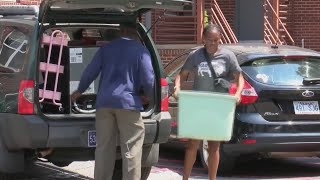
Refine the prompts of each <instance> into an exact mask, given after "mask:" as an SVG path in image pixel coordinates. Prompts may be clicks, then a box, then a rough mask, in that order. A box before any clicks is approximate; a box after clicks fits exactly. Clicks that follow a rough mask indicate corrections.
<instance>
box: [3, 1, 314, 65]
mask: <svg viewBox="0 0 320 180" xmlns="http://www.w3.org/2000/svg"><path fill="white" fill-rule="evenodd" d="M207 1H212V0H207ZM217 1H218V3H219V6H220V8H221V10H222V12H223V13H224V15H225V16H226V18H227V20H228V22H229V23H230V25H231V27H233V28H234V27H235V24H234V20H235V18H236V17H235V0H217ZM39 2H40V0H20V3H21V4H39ZM288 2H289V11H288V17H287V18H288V20H287V28H288V31H289V32H290V34H291V35H292V37H293V39H294V40H295V42H296V45H297V46H301V40H302V39H304V42H305V47H306V48H311V49H314V50H318V51H320V23H319V22H320V3H319V0H295V1H291V0H289V1H288ZM0 4H13V2H12V1H7V2H6V1H1V2H0ZM182 51H183V49H180V48H177V49H159V52H160V55H161V57H162V59H163V62H164V63H167V62H168V61H169V60H170V59H171V58H172V57H174V56H175V55H177V54H179V53H180V52H182Z"/></svg>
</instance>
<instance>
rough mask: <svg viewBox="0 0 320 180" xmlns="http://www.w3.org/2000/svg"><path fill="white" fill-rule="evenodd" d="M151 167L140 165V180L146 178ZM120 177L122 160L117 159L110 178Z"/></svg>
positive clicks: (116, 178) (114, 179)
mask: <svg viewBox="0 0 320 180" xmlns="http://www.w3.org/2000/svg"><path fill="white" fill-rule="evenodd" d="M151 169H152V167H142V168H141V180H147V179H148V177H149V175H150V173H151ZM119 179H122V160H117V161H116V164H115V166H114V170H113V176H112V180H119Z"/></svg>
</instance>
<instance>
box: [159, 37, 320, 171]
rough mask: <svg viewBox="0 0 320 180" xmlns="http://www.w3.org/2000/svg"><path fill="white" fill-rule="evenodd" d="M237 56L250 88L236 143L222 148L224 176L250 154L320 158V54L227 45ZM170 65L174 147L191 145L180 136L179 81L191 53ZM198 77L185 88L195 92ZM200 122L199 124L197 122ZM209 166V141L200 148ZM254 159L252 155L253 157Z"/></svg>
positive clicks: (237, 122) (239, 115) (238, 120)
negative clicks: (175, 90) (176, 89)
mask: <svg viewBox="0 0 320 180" xmlns="http://www.w3.org/2000/svg"><path fill="white" fill-rule="evenodd" d="M222 47H224V48H227V49H229V50H231V51H233V52H234V53H235V54H236V57H237V59H238V62H239V64H240V66H241V68H242V70H243V75H244V78H245V85H244V89H243V91H242V100H241V104H240V105H239V106H238V107H237V108H236V115H235V119H234V129H233V135H232V139H231V140H230V141H229V142H224V143H223V144H222V145H221V148H220V155H221V157H220V166H219V172H220V173H230V172H232V169H233V167H234V163H235V162H236V160H237V159H239V158H240V157H244V155H257V156H253V157H274V156H284V155H285V156H287V155H290V156H291V155H293V156H318V155H319V153H320V146H319V144H320V130H319V129H320V111H319V98H320V71H319V69H320V53H318V52H316V51H312V50H309V49H304V48H299V47H295V46H286V45H268V44H259V43H238V44H229V45H222ZM198 48H200V47H195V48H192V49H190V50H187V51H186V52H184V53H181V54H180V55H178V56H177V57H176V58H174V59H173V60H172V61H171V62H170V63H169V64H167V65H166V66H165V71H166V73H167V75H168V77H169V78H170V79H171V83H169V87H170V98H169V99H170V102H169V109H170V113H171V115H172V118H173V123H172V131H171V132H172V134H171V138H170V140H169V142H168V144H172V143H173V144H185V139H180V138H179V137H178V136H177V125H179V124H178V123H177V107H178V104H177V101H176V100H175V98H173V97H172V93H173V82H174V79H175V77H176V75H177V74H178V73H179V72H180V69H181V67H182V65H183V64H184V62H185V61H186V58H187V56H188V54H189V53H190V52H191V51H193V50H196V49H198ZM192 84H193V75H192V74H190V75H189V76H188V78H187V81H186V82H185V83H183V84H182V86H181V87H182V89H185V90H186V89H192ZM195 121H196V119H195ZM199 154H200V159H201V162H202V164H203V166H204V167H207V157H208V153H207V142H206V141H204V142H203V143H202V144H201V147H199ZM251 157H252V156H251Z"/></svg>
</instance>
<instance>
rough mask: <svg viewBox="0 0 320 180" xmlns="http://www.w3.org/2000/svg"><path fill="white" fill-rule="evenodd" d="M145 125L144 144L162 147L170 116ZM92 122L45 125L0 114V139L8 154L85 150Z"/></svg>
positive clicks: (35, 119) (25, 117) (28, 117)
mask: <svg viewBox="0 0 320 180" xmlns="http://www.w3.org/2000/svg"><path fill="white" fill-rule="evenodd" d="M144 123H145V139H144V144H154V143H164V142H166V141H167V140H168V138H169V136H170V131H171V127H170V124H171V116H170V114H169V112H161V113H158V114H157V115H155V116H154V117H153V118H152V119H147V120H145V121H144ZM94 129H95V122H94V120H93V119H92V118H91V119H81V120H74V119H72V120H63V121H62V120H56V121H47V120H45V119H44V118H43V117H41V116H37V115H17V114H8V113H0V135H1V136H0V138H2V140H3V142H4V144H5V145H6V147H7V149H8V150H20V149H24V148H29V149H37V148H47V147H50V148H69V147H72V148H77V147H79V148H86V147H88V131H89V130H94Z"/></svg>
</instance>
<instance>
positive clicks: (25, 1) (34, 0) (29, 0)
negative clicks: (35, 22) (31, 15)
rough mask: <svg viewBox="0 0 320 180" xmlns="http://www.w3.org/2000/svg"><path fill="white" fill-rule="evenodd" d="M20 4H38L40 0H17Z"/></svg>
mask: <svg viewBox="0 0 320 180" xmlns="http://www.w3.org/2000/svg"><path fill="white" fill-rule="evenodd" d="M19 1H20V3H21V4H29V5H38V4H40V2H41V0H19Z"/></svg>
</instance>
